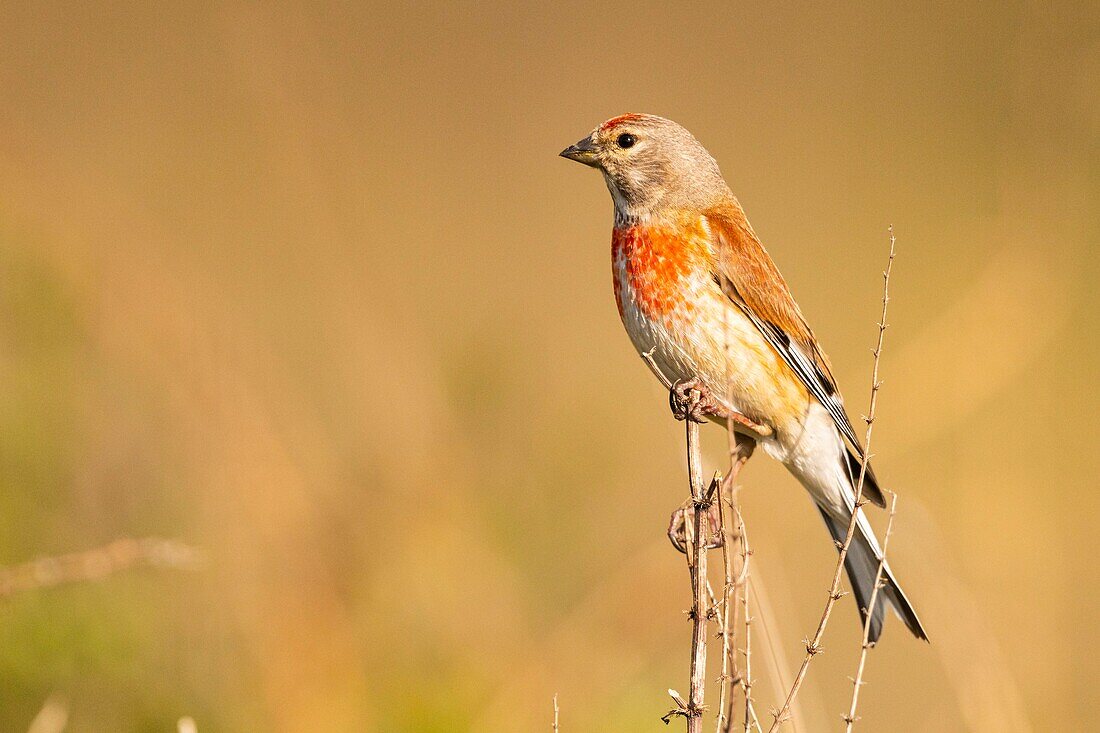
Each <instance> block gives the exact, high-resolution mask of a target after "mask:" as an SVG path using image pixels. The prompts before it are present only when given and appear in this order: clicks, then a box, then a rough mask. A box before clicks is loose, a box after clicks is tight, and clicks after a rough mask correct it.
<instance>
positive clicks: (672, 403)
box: [668, 377, 775, 440]
mask: <svg viewBox="0 0 1100 733" xmlns="http://www.w3.org/2000/svg"><path fill="white" fill-rule="evenodd" d="M668 405H669V407H670V408H671V409H672V416H673V417H675V418H676V419H677V420H691V421H693V422H697V423H703V422H706V421H707V418H710V417H717V418H721V419H723V420H730V421H732V422H734V423H736V424H737V425H740V426H741V427H742V428H744V429H745V430H746V431H747V432H748V433H749V434H750V435H751V436H752V437H753V438H755V439H756V440H760V439H762V438H768V437H771V435H772V434H773V433H774V432H775V431H773V430H772V429H771V428H770V427H768V426H767V425H760V424H759V423H756V422H754V421H753V420H751V419H749V418H748V417H746V416H745V415H742V414H741V413H740V412H735V411H734V410H731V409H730V408H728V407H726V406H725V405H723V404H722V403H721V401H719V400H717V399H715V398H714V396H713V394H711V391H710V389H708V388H707V386H706V385H705V384H703V382H702V380H700V379H699V378H698V377H693V378H692V379H688V380H686V381H680V382H676V383H675V384H673V385H672V387H671V389H669V391H668Z"/></svg>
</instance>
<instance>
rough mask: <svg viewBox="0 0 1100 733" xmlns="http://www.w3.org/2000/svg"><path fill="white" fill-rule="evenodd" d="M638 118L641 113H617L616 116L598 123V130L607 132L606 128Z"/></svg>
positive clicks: (640, 116) (609, 128)
mask: <svg viewBox="0 0 1100 733" xmlns="http://www.w3.org/2000/svg"><path fill="white" fill-rule="evenodd" d="M640 119H642V115H639V114H635V113H633V112H632V113H630V114H625V115H619V116H618V117H612V118H611V119H610V120H608V121H607V122H605V123H603V124H602V125H600V130H601V131H603V132H607V131H608V130H611V129H613V128H615V127H618V126H619V125H621V124H623V123H624V122H635V121H637V120H640Z"/></svg>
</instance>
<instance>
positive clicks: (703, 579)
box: [684, 417, 709, 733]
mask: <svg viewBox="0 0 1100 733" xmlns="http://www.w3.org/2000/svg"><path fill="white" fill-rule="evenodd" d="M684 424H685V425H686V426H687V430H686V435H687V454H688V480H689V482H690V483H691V501H692V505H693V506H694V508H695V513H694V517H693V519H694V523H695V528H694V529H695V531H694V533H693V536H692V537H691V540H692V541H691V547H690V548H689V549H690V552H688V553H687V556H688V559H689V562H688V564H689V567H690V570H691V590H692V602H691V691H690V694H689V696H688V708H687V730H688V733H702V731H703V710H704V709H705V708H706V706H705V704H704V697H705V692H706V673H707V608H708V606H707V533H706V521H707V517H706V513H707V509H708V508H709V503H708V500H707V496H706V493H705V492H706V489H705V487H704V486H703V470H702V460H701V456H700V454H699V423H697V422H695V421H694V420H693V419H691V417H688V418H687V419H686V420H684Z"/></svg>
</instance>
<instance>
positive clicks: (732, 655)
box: [716, 434, 741, 733]
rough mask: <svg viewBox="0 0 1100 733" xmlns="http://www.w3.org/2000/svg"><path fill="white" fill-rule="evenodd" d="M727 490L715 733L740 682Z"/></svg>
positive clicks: (725, 724)
mask: <svg viewBox="0 0 1100 733" xmlns="http://www.w3.org/2000/svg"><path fill="white" fill-rule="evenodd" d="M730 440H731V441H733V440H734V437H733V435H732V434H731V435H730ZM730 450H731V455H732V451H733V450H734V448H733V447H731V449H730ZM734 465H736V463H733V462H732V461H731V468H732V467H733V466H734ZM730 476H731V478H732V477H733V471H731V472H730ZM726 487H727V488H724V489H723V491H722V495H721V496H720V497H718V518H719V520H720V522H721V524H722V569H723V572H724V575H725V581H724V583H723V585H722V604H721V609H722V612H721V616H720V617H719V623H720V624H721V631H720V632H719V635H720V636H721V637H722V676H721V677H720V678H719V681H720V683H721V692H720V697H721V699H720V700H719V703H718V723H717V727H716V730H717V733H729V729H730V723H731V722H732V721H733V686H734V685H735V684H737V685H739V684H740V683H741V676H740V672H739V671H738V664H737V653H736V649H735V648H734V630H735V629H736V628H737V613H738V611H739V610H740V604H739V598H740V590H741V589H740V585H739V583H738V582H737V581H736V580H735V579H734V575H733V542H734V540H735V538H734V535H733V532H732V531H731V530H730V524H731V521H730V519H729V517H728V516H727V512H726V505H727V504H728V505H729V506H730V508H731V509H732V508H733V506H735V504H736V502H737V499H736V496H735V494H736V491H737V486H736V485H735V483H734V482H733V481H732V480H731V481H727V482H726ZM727 497H728V498H727ZM736 541H737V542H738V543H740V541H741V538H740V536H738V537H737V538H736ZM731 603H732V604H733V618H732V620H731V618H730V605H731Z"/></svg>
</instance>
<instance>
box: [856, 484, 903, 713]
mask: <svg viewBox="0 0 1100 733" xmlns="http://www.w3.org/2000/svg"><path fill="white" fill-rule="evenodd" d="M889 494H890V518H889V519H887V520H886V534H885V535H884V536H883V538H882V557H880V558H879V560H878V570H877V571H876V572H875V587H874V588H873V589H872V590H871V599H870V600H869V601H867V618H865V619H864V621H863V646H861V647H860V650H859V665H858V666H856V676H855V679H854V680H852V704H851V705H850V706H849V708H848V714H847V715H845V716H844V724H845V725H844V732H845V733H852V726H854V725H855V722H856V720H857V718H856V707H857V706H858V705H859V688H861V687H862V686H863V685H864V684H865V683H864V682H863V670H864V669H865V668H866V666H867V652H868V651H869V650H870V649H871V647H873V646H874V644H873V643H872V642H871V620H872V619H873V618H874V613H875V602H876V601H878V594H879V593H878V592H879V590H880V589H881V588H882V586H883V585H885V582H886V581H885V579H884V578H883V576H884V575H885V574H886V549H887V548H888V547H889V546H890V534H891V533H892V532H893V531H894V516H895V515H896V514H897V510H898V495H897V494H895V493H894V492H893V491H890V492H889Z"/></svg>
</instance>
